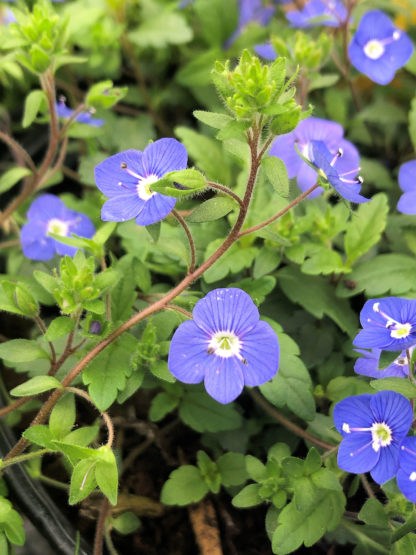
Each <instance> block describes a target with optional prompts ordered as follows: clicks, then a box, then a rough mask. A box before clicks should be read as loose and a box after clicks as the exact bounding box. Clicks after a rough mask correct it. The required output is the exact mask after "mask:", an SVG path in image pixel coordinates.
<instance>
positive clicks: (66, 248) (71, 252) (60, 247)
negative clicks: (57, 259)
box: [53, 239, 78, 256]
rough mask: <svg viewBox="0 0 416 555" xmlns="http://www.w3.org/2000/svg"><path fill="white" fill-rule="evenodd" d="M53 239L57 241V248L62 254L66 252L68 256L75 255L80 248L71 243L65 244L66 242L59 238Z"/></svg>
mask: <svg viewBox="0 0 416 555" xmlns="http://www.w3.org/2000/svg"><path fill="white" fill-rule="evenodd" d="M53 241H54V243H55V250H56V252H57V253H58V254H59V255H60V256H65V255H66V254H67V255H68V256H74V254H75V253H76V252H77V250H78V247H71V245H65V243H61V242H60V241H58V240H57V239H53Z"/></svg>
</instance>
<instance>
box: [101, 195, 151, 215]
mask: <svg viewBox="0 0 416 555" xmlns="http://www.w3.org/2000/svg"><path fill="white" fill-rule="evenodd" d="M144 204H145V201H144V200H142V199H141V198H140V197H139V196H138V195H137V193H133V194H128V195H119V196H117V197H112V198H110V199H109V200H107V202H105V203H104V205H103V207H102V209H101V219H102V220H104V221H105V222H108V221H109V222H126V221H127V220H131V219H133V218H135V217H136V216H137V214H138V213H139V212H140V210H141V208H142V206H143V205H144Z"/></svg>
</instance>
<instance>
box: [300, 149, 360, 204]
mask: <svg viewBox="0 0 416 555" xmlns="http://www.w3.org/2000/svg"><path fill="white" fill-rule="evenodd" d="M342 156H343V150H342V149H339V150H338V151H337V152H336V153H335V155H333V154H331V153H330V152H329V150H328V148H327V146H326V145H325V143H323V142H322V141H312V142H311V144H310V150H309V159H310V160H311V162H312V163H313V164H314V165H315V166H316V167H317V168H318V170H319V175H320V176H321V177H323V178H324V179H326V180H327V181H328V183H330V184H331V185H332V186H333V187H334V189H335V190H336V191H337V193H338V194H339V195H341V197H343V198H345V199H347V200H349V201H350V202H357V203H360V202H368V201H369V200H370V199H368V198H365V197H363V196H362V195H360V194H359V193H360V190H361V185H362V182H363V180H362V178H361V177H360V176H358V177H355V178H354V175H357V173H358V171H359V169H360V168H358V167H357V166H355V167H354V166H350V167H349V168H348V169H347V170H346V171H344V170H345V164H343V168H341V167H340V164H337V162H338V161H339V160H340V159H341V158H342ZM336 164H337V167H335V165H336Z"/></svg>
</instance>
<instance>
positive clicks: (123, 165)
mask: <svg viewBox="0 0 416 555" xmlns="http://www.w3.org/2000/svg"><path fill="white" fill-rule="evenodd" d="M120 168H121V169H122V170H126V169H127V164H126V162H121V164H120Z"/></svg>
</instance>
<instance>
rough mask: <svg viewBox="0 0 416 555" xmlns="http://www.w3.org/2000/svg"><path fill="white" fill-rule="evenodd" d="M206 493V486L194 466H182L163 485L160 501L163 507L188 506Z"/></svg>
mask: <svg viewBox="0 0 416 555" xmlns="http://www.w3.org/2000/svg"><path fill="white" fill-rule="evenodd" d="M207 493H208V486H207V484H206V483H205V481H204V480H203V478H202V476H201V472H200V470H199V469H198V468H197V467H196V466H192V465H184V466H181V467H180V468H177V469H176V470H174V471H173V472H172V473H171V474H170V476H169V479H168V481H167V482H165V484H164V485H163V488H162V493H161V496H160V500H161V501H162V503H164V504H165V505H179V506H183V505H190V504H191V503H197V502H198V501H200V500H201V499H202V498H203V497H205V495H206V494H207Z"/></svg>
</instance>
